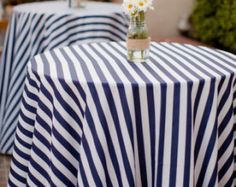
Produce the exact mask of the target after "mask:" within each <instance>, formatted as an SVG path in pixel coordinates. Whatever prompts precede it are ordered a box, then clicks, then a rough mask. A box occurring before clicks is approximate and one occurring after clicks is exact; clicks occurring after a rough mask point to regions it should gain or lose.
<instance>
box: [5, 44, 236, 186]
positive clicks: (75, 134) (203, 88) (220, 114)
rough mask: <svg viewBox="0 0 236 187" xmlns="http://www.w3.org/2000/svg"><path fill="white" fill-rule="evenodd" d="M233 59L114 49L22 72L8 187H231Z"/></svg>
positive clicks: (102, 47) (48, 55)
mask: <svg viewBox="0 0 236 187" xmlns="http://www.w3.org/2000/svg"><path fill="white" fill-rule="evenodd" d="M235 74H236V56H234V55H233V54H230V53H227V52H223V51H219V50H214V49H209V48H206V47H194V46H191V45H181V44H174V43H152V45H151V54H150V60H149V61H148V62H147V63H139V64H134V63H130V62H128V61H127V60H126V48H125V44H124V43H123V42H121V43H116V42H111V43H96V44H84V45H81V46H71V47H65V48H61V49H55V50H52V51H50V52H45V53H43V54H42V55H38V56H36V57H35V58H34V59H33V60H32V62H31V63H30V64H29V66H28V75H27V79H26V82H25V90H24V94H23V100H22V106H21V112H20V117H19V123H18V128H17V131H16V139H15V148H14V152H13V160H12V163H11V170H10V175H9V185H10V186H14V185H16V186H25V185H26V184H27V185H28V186H90V187H91V186H124V187H128V186H137V187H141V186H150V187H151V186H163V187H167V186H171V187H172V186H176V187H181V186H197V187H198V186H199V187H202V186H206V187H207V186H211V187H213V186H218V187H223V186H235V185H236V181H235V175H234V172H235V166H236V164H235V155H236V154H235V151H234V149H235V144H234V141H235V135H236V134H235V122H236V118H235V110H236V108H235V104H236V100H235V98H236V77H235Z"/></svg>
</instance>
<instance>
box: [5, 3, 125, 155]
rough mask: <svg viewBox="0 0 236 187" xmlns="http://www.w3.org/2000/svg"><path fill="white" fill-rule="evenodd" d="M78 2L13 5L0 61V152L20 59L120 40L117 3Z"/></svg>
mask: <svg viewBox="0 0 236 187" xmlns="http://www.w3.org/2000/svg"><path fill="white" fill-rule="evenodd" d="M84 4H85V8H81V9H69V8H67V6H68V5H67V3H66V2H43V3H32V4H24V5H20V6H16V7H15V8H14V11H13V16H12V19H11V24H10V27H9V29H8V32H7V35H6V42H5V46H4V51H3V57H2V62H1V63H0V152H2V153H12V147H13V139H14V135H15V129H16V124H17V116H18V114H19V111H20V105H19V103H20V98H21V96H22V92H23V82H24V80H25V76H26V64H27V63H28V61H29V60H30V59H31V58H32V57H33V56H35V55H36V54H39V53H42V52H44V51H47V50H50V49H53V48H56V47H61V46H67V45H70V44H74V43H77V44H81V43H89V42H101V41H120V40H125V37H126V33H127V28H128V19H127V17H126V16H125V15H124V14H123V13H122V10H121V6H120V5H119V4H111V3H96V2H87V3H84Z"/></svg>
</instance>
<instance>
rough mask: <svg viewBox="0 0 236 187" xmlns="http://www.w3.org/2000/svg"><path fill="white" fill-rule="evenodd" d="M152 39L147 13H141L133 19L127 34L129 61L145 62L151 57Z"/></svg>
mask: <svg viewBox="0 0 236 187" xmlns="http://www.w3.org/2000/svg"><path fill="white" fill-rule="evenodd" d="M149 46H150V37H149V34H148V29H147V24H146V22H145V13H144V12H139V13H138V14H137V15H136V16H133V17H131V19H130V24H129V29H128V34H127V52H128V60H129V61H132V62H135V63H137V62H145V61H146V60H147V59H148V57H149Z"/></svg>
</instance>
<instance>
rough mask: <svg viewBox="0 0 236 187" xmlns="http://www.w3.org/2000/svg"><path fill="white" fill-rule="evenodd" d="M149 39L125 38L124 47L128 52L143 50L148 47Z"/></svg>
mask: <svg viewBox="0 0 236 187" xmlns="http://www.w3.org/2000/svg"><path fill="white" fill-rule="evenodd" d="M150 42H151V38H150V37H148V38H146V39H130V38H127V40H126V46H127V49H128V50H137V49H138V50H145V49H147V48H149V47H150Z"/></svg>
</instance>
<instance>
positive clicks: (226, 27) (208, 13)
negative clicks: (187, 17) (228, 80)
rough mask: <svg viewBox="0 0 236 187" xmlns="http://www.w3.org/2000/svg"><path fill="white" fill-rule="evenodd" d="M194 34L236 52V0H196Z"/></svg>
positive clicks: (200, 38)
mask: <svg viewBox="0 0 236 187" xmlns="http://www.w3.org/2000/svg"><path fill="white" fill-rule="evenodd" d="M191 22H192V25H193V33H192V36H193V37H194V38H197V39H199V40H201V41H203V42H205V43H209V44H211V45H213V46H216V47H219V48H222V49H225V50H228V51H231V52H234V53H236V0H196V4H195V8H194V11H193V13H192V16H191Z"/></svg>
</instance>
